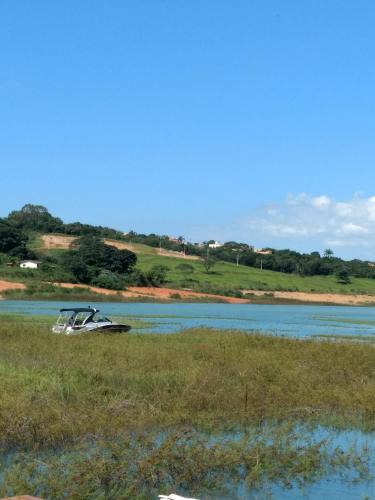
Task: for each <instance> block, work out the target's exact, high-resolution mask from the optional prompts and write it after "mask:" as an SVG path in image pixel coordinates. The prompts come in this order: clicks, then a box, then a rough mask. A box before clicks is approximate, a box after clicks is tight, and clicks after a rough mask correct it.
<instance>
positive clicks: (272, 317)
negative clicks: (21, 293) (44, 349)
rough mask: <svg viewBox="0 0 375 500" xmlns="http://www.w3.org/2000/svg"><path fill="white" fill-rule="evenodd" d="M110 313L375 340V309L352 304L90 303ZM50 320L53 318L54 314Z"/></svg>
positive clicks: (162, 329)
mask: <svg viewBox="0 0 375 500" xmlns="http://www.w3.org/2000/svg"><path fill="white" fill-rule="evenodd" d="M87 305H88V304H87V303H82V302H75V303H74V304H73V303H71V302H65V303H64V302H51V301H44V302H43V301H10V300H4V301H0V313H22V314H36V315H51V316H57V314H58V311H59V309H60V308H62V307H73V306H78V307H86V306H87ZM90 305H91V306H93V307H97V308H98V309H100V310H101V311H102V312H103V313H104V314H107V315H109V316H111V315H112V316H125V317H126V316H128V317H131V318H134V319H141V320H143V321H146V322H149V323H150V330H142V331H152V332H155V333H176V332H180V331H181V330H184V329H186V328H194V327H198V326H204V327H210V328H220V329H238V330H245V331H259V332H265V333H269V334H273V335H279V336H288V337H296V338H308V337H314V336H319V335H356V336H367V337H368V336H372V335H374V338H375V309H374V308H372V307H354V306H345V307H344V306H317V305H264V304H200V303H199V304H196V303H172V304H156V303H121V302H120V303H119V302H106V303H97V304H94V303H92V304H90ZM51 319H52V318H51Z"/></svg>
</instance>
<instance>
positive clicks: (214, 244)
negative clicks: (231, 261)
mask: <svg viewBox="0 0 375 500" xmlns="http://www.w3.org/2000/svg"><path fill="white" fill-rule="evenodd" d="M222 246H223V244H222V243H220V242H219V241H211V242H210V243H209V244H208V248H220V247H222Z"/></svg>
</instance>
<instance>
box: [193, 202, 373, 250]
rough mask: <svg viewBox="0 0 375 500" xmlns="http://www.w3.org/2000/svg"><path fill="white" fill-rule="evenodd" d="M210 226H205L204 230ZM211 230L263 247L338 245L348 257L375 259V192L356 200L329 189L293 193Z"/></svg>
mask: <svg viewBox="0 0 375 500" xmlns="http://www.w3.org/2000/svg"><path fill="white" fill-rule="evenodd" d="M207 231H208V228H207V227H206V228H204V227H201V228H199V233H200V235H203V234H206V235H207ZM208 232H209V233H210V234H209V235H207V238H208V237H212V238H216V239H221V240H222V241H228V240H234V239H235V240H240V241H246V242H248V243H251V244H254V245H255V246H257V247H259V246H271V247H274V248H287V247H288V248H292V249H296V250H301V251H306V252H311V251H313V250H321V251H322V250H324V249H325V248H332V249H333V250H334V251H335V249H337V252H336V253H337V254H338V255H341V256H344V257H348V258H351V257H352V258H364V259H369V260H375V196H370V197H365V196H364V195H363V194H360V193H356V194H354V195H353V196H352V197H351V198H350V199H346V200H335V199H333V198H331V197H329V196H327V195H325V194H322V195H319V196H309V195H307V194H306V193H301V194H297V195H292V194H290V195H288V196H287V197H286V199H285V200H284V202H281V203H272V204H269V205H266V206H263V207H260V208H258V209H256V210H254V211H253V212H252V213H251V214H250V215H248V216H245V217H242V218H240V219H238V220H237V221H236V222H234V223H233V224H231V225H225V226H220V225H219V226H215V227H210V230H209V231H208ZM207 238H204V239H207Z"/></svg>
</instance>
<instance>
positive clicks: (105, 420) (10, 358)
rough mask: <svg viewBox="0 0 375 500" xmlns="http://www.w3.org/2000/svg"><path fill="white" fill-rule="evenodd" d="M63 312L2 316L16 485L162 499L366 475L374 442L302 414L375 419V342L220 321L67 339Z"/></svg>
mask: <svg viewBox="0 0 375 500" xmlns="http://www.w3.org/2000/svg"><path fill="white" fill-rule="evenodd" d="M51 323H52V318H51V317H48V316H40V317H35V316H26V315H25V316H13V315H6V314H3V315H2V316H1V321H0V343H1V350H0V380H1V391H0V446H1V448H0V449H1V452H2V454H1V455H0V457H2V462H3V464H2V465H3V467H2V469H3V472H2V475H1V477H0V493H1V494H2V495H13V494H17V493H20V492H28V493H30V494H35V495H38V496H41V497H43V498H46V499H47V498H77V499H78V498H79V499H81V498H88V499H89V498H103V499H104V498H106V499H112V498H113V499H115V498H116V499H117V498H152V497H153V496H154V495H155V493H156V492H159V493H160V492H161V491H168V490H172V489H174V490H175V491H178V492H180V493H182V494H183V493H184V492H185V491H186V492H188V493H189V492H190V493H194V492H195V491H197V492H198V491H199V492H211V493H212V492H213V491H215V490H216V489H217V490H218V491H222V490H223V488H225V486H226V485H228V484H236V482H242V483H243V482H246V484H247V485H248V487H249V488H250V489H251V488H256V487H259V486H260V485H262V484H265V483H267V482H275V481H276V482H280V483H281V484H283V485H284V486H286V487H290V486H292V485H293V484H295V483H297V484H304V483H305V482H306V481H313V480H316V479H317V478H319V477H322V476H324V475H326V474H329V473H330V472H332V471H334V470H338V471H340V472H341V471H343V470H348V471H349V470H350V471H353V470H355V471H356V477H357V478H359V479H361V478H363V477H365V476H366V473H367V471H368V463H367V458H366V453H364V454H363V453H362V452H358V451H356V450H352V451H348V452H344V451H343V450H340V449H331V448H330V447H329V446H327V443H326V442H325V441H324V440H323V441H322V440H321V441H317V442H316V441H312V440H309V434H308V433H306V432H303V431H301V430H300V429H299V428H296V426H295V423H296V422H305V423H311V425H314V424H316V423H323V424H330V425H335V426H337V427H340V426H341V427H344V428H345V427H347V426H357V427H364V428H366V429H373V428H374V425H375V397H374V396H375V350H374V349H373V348H372V347H370V346H368V345H364V344H353V343H345V342H344V343H341V342H340V343H332V342H319V341H298V340H292V339H285V338H284V339H281V338H275V337H271V336H263V335H257V334H246V333H240V332H236V331H232V332H230V331H215V330H210V329H194V330H188V331H185V332H183V333H182V334H172V335H160V334H159V335H157V334H148V333H147V334H131V333H130V334H117V335H103V334H97V335H93V334H90V335H86V336H85V335H82V336H75V337H66V336H60V335H53V334H51V333H50V326H51ZM288 422H289V423H290V424H289V423H288ZM5 458H6V464H5ZM207 495H208V493H207ZM207 497H209V495H208V496H207ZM213 497H214V496H213Z"/></svg>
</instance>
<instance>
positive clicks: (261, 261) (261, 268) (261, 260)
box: [260, 258, 263, 271]
mask: <svg viewBox="0 0 375 500" xmlns="http://www.w3.org/2000/svg"><path fill="white" fill-rule="evenodd" d="M260 270H261V271H263V259H262V258H261V259H260Z"/></svg>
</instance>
